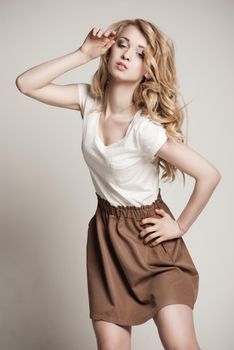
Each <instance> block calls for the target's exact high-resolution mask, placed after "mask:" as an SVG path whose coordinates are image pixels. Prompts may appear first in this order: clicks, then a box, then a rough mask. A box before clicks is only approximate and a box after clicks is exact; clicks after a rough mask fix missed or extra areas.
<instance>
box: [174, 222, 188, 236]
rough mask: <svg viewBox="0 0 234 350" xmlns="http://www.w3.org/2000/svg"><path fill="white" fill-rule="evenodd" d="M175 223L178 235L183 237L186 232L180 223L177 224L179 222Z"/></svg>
mask: <svg viewBox="0 0 234 350" xmlns="http://www.w3.org/2000/svg"><path fill="white" fill-rule="evenodd" d="M175 222H176V223H177V225H178V227H179V230H180V235H181V236H183V235H184V234H185V233H186V232H187V230H186V229H185V228H184V227H183V226H182V225H181V223H180V222H179V220H178V219H177V220H175Z"/></svg>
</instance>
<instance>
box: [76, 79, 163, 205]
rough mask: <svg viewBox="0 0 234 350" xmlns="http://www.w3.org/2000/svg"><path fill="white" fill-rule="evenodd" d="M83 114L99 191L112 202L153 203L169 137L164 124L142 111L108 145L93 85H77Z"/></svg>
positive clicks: (85, 149) (86, 152) (85, 144)
mask: <svg viewBox="0 0 234 350" xmlns="http://www.w3.org/2000/svg"><path fill="white" fill-rule="evenodd" d="M77 87H78V94H79V102H80V113H81V116H82V121H83V123H82V143H81V149H82V153H83V157H84V160H85V162H86V164H87V166H88V168H89V172H90V175H91V179H92V182H93V185H94V188H95V191H96V193H97V194H99V196H100V197H102V198H104V199H106V200H108V201H109V202H110V203H111V204H112V205H115V206H118V205H123V206H130V205H134V206H137V207H140V206H141V205H148V204H151V203H152V202H153V201H154V200H155V199H156V197H157V194H158V186H159V181H158V180H159V167H158V157H157V155H156V156H155V154H156V153H157V151H158V150H159V149H160V147H161V146H162V145H163V143H164V142H165V141H166V140H167V135H166V131H165V129H164V128H163V126H162V125H161V124H155V123H154V122H152V121H151V120H150V119H149V118H147V116H143V115H141V114H140V113H141V111H140V110H139V111H138V112H137V113H136V114H135V115H134V117H133V119H132V121H131V123H130V125H129V127H128V129H127V132H126V134H125V136H124V137H123V138H122V139H121V140H119V141H117V142H115V143H112V144H110V145H108V146H106V145H105V144H104V143H103V142H102V140H101V139H100V137H99V132H98V131H99V117H100V112H96V111H91V109H93V108H95V107H97V106H99V104H98V103H99V99H95V98H93V97H92V96H91V95H90V84H87V83H79V84H77Z"/></svg>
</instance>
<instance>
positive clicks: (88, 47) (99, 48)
mask: <svg viewBox="0 0 234 350" xmlns="http://www.w3.org/2000/svg"><path fill="white" fill-rule="evenodd" d="M115 35H116V32H115V31H110V30H106V31H104V30H103V29H102V28H100V29H99V30H98V29H97V28H96V27H94V28H92V29H91V31H90V32H89V33H88V35H87V37H86V38H85V40H84V42H83V44H82V45H81V46H80V48H79V50H80V51H81V52H82V53H83V54H84V55H85V56H86V57H87V59H88V60H92V59H94V58H96V57H99V56H100V55H103V54H104V53H105V52H106V51H107V50H108V49H109V48H110V47H111V46H112V45H113V44H114V43H115V40H114V37H115Z"/></svg>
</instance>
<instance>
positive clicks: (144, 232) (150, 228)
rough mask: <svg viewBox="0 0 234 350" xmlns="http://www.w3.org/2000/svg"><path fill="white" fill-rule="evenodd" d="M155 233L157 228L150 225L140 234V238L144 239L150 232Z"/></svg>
mask: <svg viewBox="0 0 234 350" xmlns="http://www.w3.org/2000/svg"><path fill="white" fill-rule="evenodd" d="M156 231H157V226H156V225H151V226H149V227H147V228H145V229H144V230H142V231H141V232H140V237H142V238H143V237H145V235H148V234H149V233H150V232H156ZM157 232H158V231H157Z"/></svg>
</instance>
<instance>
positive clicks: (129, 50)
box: [122, 48, 131, 61]
mask: <svg viewBox="0 0 234 350" xmlns="http://www.w3.org/2000/svg"><path fill="white" fill-rule="evenodd" d="M129 57H131V49H130V48H129V49H128V50H126V51H125V52H124V53H123V54H122V58H124V59H127V60H128V61H129Z"/></svg>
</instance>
